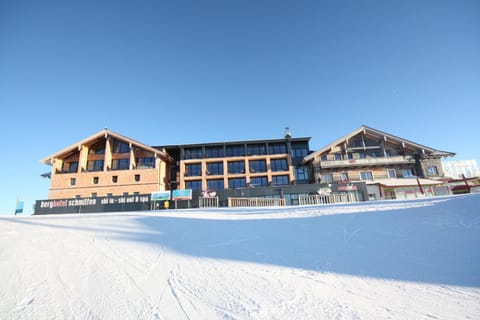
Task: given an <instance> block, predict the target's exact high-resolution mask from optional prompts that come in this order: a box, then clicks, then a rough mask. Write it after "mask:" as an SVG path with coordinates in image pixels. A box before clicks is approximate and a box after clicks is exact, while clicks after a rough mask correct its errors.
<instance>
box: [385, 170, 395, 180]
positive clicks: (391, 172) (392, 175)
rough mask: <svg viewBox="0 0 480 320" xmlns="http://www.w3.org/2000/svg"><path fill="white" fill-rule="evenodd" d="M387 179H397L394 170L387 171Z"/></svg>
mask: <svg viewBox="0 0 480 320" xmlns="http://www.w3.org/2000/svg"><path fill="white" fill-rule="evenodd" d="M387 177H388V178H389V179H395V178H396V177H397V174H396V173H395V169H388V170H387Z"/></svg>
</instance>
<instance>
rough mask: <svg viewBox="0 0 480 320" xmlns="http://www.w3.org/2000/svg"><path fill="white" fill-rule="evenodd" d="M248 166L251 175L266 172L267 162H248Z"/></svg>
mask: <svg viewBox="0 0 480 320" xmlns="http://www.w3.org/2000/svg"><path fill="white" fill-rule="evenodd" d="M248 166H249V170H250V172H251V173H255V172H267V162H266V161H265V160H250V161H249V162H248Z"/></svg>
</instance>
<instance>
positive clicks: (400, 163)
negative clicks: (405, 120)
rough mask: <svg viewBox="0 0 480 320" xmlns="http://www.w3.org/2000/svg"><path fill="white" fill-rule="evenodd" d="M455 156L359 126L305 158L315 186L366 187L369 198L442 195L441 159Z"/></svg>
mask: <svg viewBox="0 0 480 320" xmlns="http://www.w3.org/2000/svg"><path fill="white" fill-rule="evenodd" d="M453 155H455V154H454V153H452V152H445V151H439V150H436V149H433V148H431V147H427V146H424V145H421V144H419V143H416V142H412V141H409V140H406V139H403V138H400V137H397V136H394V135H392V134H389V133H386V132H383V131H380V130H377V129H374V128H370V127H368V126H365V125H363V126H361V127H360V128H358V129H356V130H353V131H352V132H350V133H349V134H347V135H345V136H343V137H341V138H339V139H337V140H335V141H334V142H332V143H331V144H328V145H326V146H325V147H323V148H322V149H320V150H318V151H316V152H314V153H312V154H310V155H308V156H306V157H305V159H304V161H303V163H304V164H309V165H310V168H311V176H312V177H313V178H314V180H315V182H317V183H338V182H355V181H356V182H358V181H363V182H365V183H366V184H367V190H368V194H369V199H371V200H373V199H397V198H412V197H417V196H419V195H420V194H422V195H434V194H439V193H445V192H448V191H445V190H443V189H442V188H440V187H439V186H440V185H441V184H442V181H440V180H441V179H442V178H444V177H445V176H444V172H443V167H442V163H441V159H442V158H443V157H447V156H453Z"/></svg>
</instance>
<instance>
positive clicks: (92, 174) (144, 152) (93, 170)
mask: <svg viewBox="0 0 480 320" xmlns="http://www.w3.org/2000/svg"><path fill="white" fill-rule="evenodd" d="M172 160H173V159H172V157H170V156H169V155H168V154H167V153H166V152H164V151H163V150H159V149H156V148H153V147H150V146H147V145H145V144H143V143H140V142H138V141H135V140H132V139H130V138H127V137H125V136H122V135H120V134H118V133H115V132H112V131H110V130H108V129H105V130H102V131H100V132H98V133H96V134H94V135H92V136H90V137H88V138H86V139H84V140H81V141H79V142H77V143H75V144H73V145H71V146H69V147H67V148H65V149H63V150H60V151H58V152H56V153H54V154H52V155H49V156H48V157H46V158H44V159H42V160H41V163H44V164H48V165H51V166H52V170H51V173H50V175H49V177H50V189H49V193H48V199H66V198H96V197H108V196H124V195H139V194H150V193H151V192H154V191H159V190H166V189H167V184H168V181H169V177H168V175H167V173H168V170H167V166H168V165H169V164H170V163H171V162H172Z"/></svg>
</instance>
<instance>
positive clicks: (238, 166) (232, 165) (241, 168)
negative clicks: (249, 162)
mask: <svg viewBox="0 0 480 320" xmlns="http://www.w3.org/2000/svg"><path fill="white" fill-rule="evenodd" d="M228 173H233V174H235V173H245V161H230V162H228Z"/></svg>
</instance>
